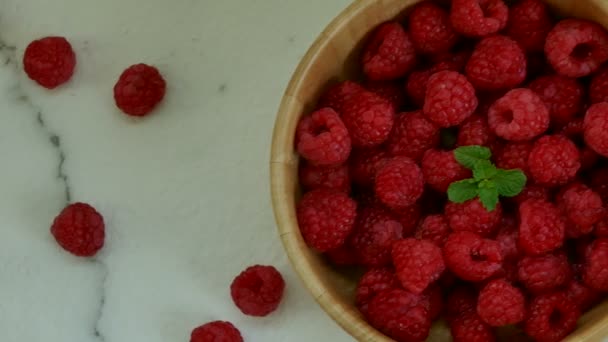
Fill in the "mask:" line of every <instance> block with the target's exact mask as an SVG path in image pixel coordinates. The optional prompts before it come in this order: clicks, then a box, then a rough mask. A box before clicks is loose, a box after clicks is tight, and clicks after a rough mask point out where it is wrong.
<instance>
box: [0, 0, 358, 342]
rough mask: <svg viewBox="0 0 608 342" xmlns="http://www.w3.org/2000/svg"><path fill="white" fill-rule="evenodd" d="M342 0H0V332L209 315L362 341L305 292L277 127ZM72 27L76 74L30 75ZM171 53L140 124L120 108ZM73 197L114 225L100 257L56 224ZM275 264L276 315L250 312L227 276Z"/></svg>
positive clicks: (119, 334)
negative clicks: (157, 97)
mask: <svg viewBox="0 0 608 342" xmlns="http://www.w3.org/2000/svg"><path fill="white" fill-rule="evenodd" d="M348 2H349V1H348V0H332V1H326V0H309V1H301V0H226V1H219V0H173V1H171V0H104V1H94V0H54V1H48V0H0V158H1V159H0V160H2V163H1V164H2V165H1V166H0V191H1V195H0V332H1V333H0V336H1V337H0V340H2V341H3V342H21V341H28V342H43V341H44V342H89V341H97V342H99V341H106V342H121V341H130V342H133V341H146V342H176V341H188V336H189V333H190V331H191V329H192V328H193V327H195V326H197V325H199V324H201V323H204V322H206V321H209V320H216V319H223V320H230V321H232V322H234V323H235V324H236V325H237V326H238V327H239V328H240V329H241V331H242V332H243V335H244V336H245V339H246V340H247V341H290V342H291V341H293V342H298V341H337V342H340V341H350V340H351V338H350V337H348V336H347V335H346V334H345V333H344V332H343V331H342V330H340V328H339V327H338V326H337V325H335V324H334V323H333V322H332V321H331V319H330V318H328V317H327V316H326V315H325V314H324V313H323V312H322V311H321V309H320V308H319V307H317V305H316V304H315V303H314V301H313V300H312V299H311V298H310V297H309V295H308V293H307V292H306V291H305V290H304V288H303V287H302V285H301V284H300V282H299V279H298V278H297V277H296V276H295V274H294V272H293V271H291V269H290V266H289V265H288V263H287V260H286V258H285V255H284V252H283V249H282V246H281V245H280V242H279V240H278V237H277V234H276V230H275V224H274V220H273V216H272V211H271V207H270V198H269V184H268V183H269V180H268V159H269V147H270V136H271V131H272V126H273V122H274V117H275V113H276V109H277V107H278V103H279V100H280V97H281V94H282V92H283V90H284V88H285V85H286V83H287V81H288V79H289V77H290V75H291V73H292V71H293V69H294V68H295V66H296V64H297V62H298V60H299V59H300V58H301V56H302V55H303V54H304V52H305V50H306V49H307V47H308V46H309V45H310V43H311V42H312V41H313V39H314V37H315V36H316V35H317V34H318V33H319V32H320V31H321V30H322V28H323V27H324V26H325V25H326V24H327V23H328V22H329V21H330V20H331V18H332V17H334V16H335V15H336V14H337V13H338V12H339V11H340V10H341V9H342V8H343V7H345V6H346V5H347V3H348ZM46 35H63V36H66V37H68V39H69V40H70V41H71V42H72V44H73V46H74V48H75V50H76V53H77V56H78V66H77V72H76V74H75V76H74V78H73V80H72V81H71V82H70V83H69V84H67V85H66V86H64V87H61V88H60V89H58V90H56V91H46V90H43V89H41V88H40V87H38V86H36V85H35V84H34V83H33V82H31V81H30V80H29V79H27V77H25V75H24V73H23V71H22V67H21V64H20V60H21V57H22V54H23V50H24V48H25V47H26V45H27V43H28V42H29V41H31V40H33V39H36V38H39V37H42V36H46ZM137 62H146V63H151V64H155V65H156V66H158V67H159V69H160V70H161V72H162V73H163V74H164V76H165V78H166V80H167V82H168V93H167V96H166V98H165V101H164V103H163V105H162V106H161V107H160V108H159V110H157V111H156V112H155V113H154V115H152V116H150V117H148V118H146V119H144V120H139V121H134V120H131V119H128V118H126V117H125V116H123V115H122V114H120V113H119V112H118V111H117V109H116V108H115V107H114V105H113V101H112V93H111V89H112V86H113V85H114V82H115V80H116V78H117V77H118V75H119V74H120V72H121V71H122V70H123V69H124V68H125V67H127V66H129V65H131V64H134V63H137ZM68 200H70V201H86V202H90V203H91V204H93V205H95V206H96V207H97V208H98V209H99V210H100V211H101V212H102V213H103V215H104V216H105V219H106V222H107V234H108V238H107V240H106V246H105V248H104V249H103V251H102V253H100V254H99V255H98V257H97V258H95V260H85V259H79V258H75V257H72V256H71V255H68V254H67V253H65V252H63V251H62V250H61V249H60V248H58V246H57V245H56V244H55V242H54V240H53V239H52V237H51V235H50V233H49V225H50V222H51V221H52V219H53V217H54V216H55V215H56V214H57V213H58V211H59V210H60V209H61V208H62V207H63V206H64V205H65V204H66V202H67V201H68ZM252 263H261V264H273V265H275V266H276V267H277V268H279V269H280V270H281V271H282V273H283V274H284V276H285V278H286V282H287V293H286V297H285V299H284V302H283V303H282V305H281V307H280V309H279V310H278V312H276V313H275V314H273V315H271V316H269V317H267V318H264V319H254V318H248V317H245V316H244V315H242V314H241V313H240V312H239V311H238V310H237V309H236V308H235V306H234V305H233V304H232V302H231V300H230V297H229V290H228V287H229V284H230V282H231V280H232V278H233V277H234V276H235V274H237V273H238V272H240V271H241V270H242V269H243V268H244V267H246V266H248V265H250V264H252Z"/></svg>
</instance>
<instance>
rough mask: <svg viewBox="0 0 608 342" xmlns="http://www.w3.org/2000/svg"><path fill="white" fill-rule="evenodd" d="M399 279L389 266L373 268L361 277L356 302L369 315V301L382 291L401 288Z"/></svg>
mask: <svg viewBox="0 0 608 342" xmlns="http://www.w3.org/2000/svg"><path fill="white" fill-rule="evenodd" d="M400 287H401V285H400V284H399V279H397V276H396V275H395V272H394V271H393V270H391V269H389V268H372V269H370V270H369V271H367V272H365V274H364V275H363V276H362V277H361V279H359V283H358V284H357V290H356V296H355V303H356V304H357V307H358V308H359V310H360V311H361V312H362V313H363V314H364V315H367V309H368V305H369V302H370V301H371V300H372V299H373V298H374V297H375V296H376V295H377V294H378V293H380V292H383V291H386V290H393V289H399V288H400Z"/></svg>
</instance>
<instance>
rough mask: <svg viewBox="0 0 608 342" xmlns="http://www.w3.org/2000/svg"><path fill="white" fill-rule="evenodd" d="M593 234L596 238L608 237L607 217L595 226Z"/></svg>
mask: <svg viewBox="0 0 608 342" xmlns="http://www.w3.org/2000/svg"><path fill="white" fill-rule="evenodd" d="M593 233H594V236H596V237H608V215H606V216H604V217H602V219H601V220H600V221H599V222H598V223H596V224H595V227H594V231H593Z"/></svg>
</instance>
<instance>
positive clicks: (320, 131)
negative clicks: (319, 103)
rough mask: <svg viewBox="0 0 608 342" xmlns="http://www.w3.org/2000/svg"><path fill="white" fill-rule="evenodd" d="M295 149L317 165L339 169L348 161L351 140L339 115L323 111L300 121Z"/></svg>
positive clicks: (331, 111) (328, 110)
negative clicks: (338, 166) (338, 167)
mask: <svg viewBox="0 0 608 342" xmlns="http://www.w3.org/2000/svg"><path fill="white" fill-rule="evenodd" d="M296 146H297V149H298V153H300V155H302V157H304V158H305V159H306V160H308V161H309V162H311V163H312V164H314V165H325V166H337V165H340V164H342V163H344V162H345V161H346V160H347V159H348V156H349V155H350V150H351V139H350V136H349V134H348V130H347V129H346V127H345V126H344V123H343V122H342V120H341V119H340V117H339V116H338V113H336V112H335V111H334V110H333V109H331V108H323V109H319V110H317V111H316V112H313V113H312V114H311V115H310V116H304V117H302V118H301V119H300V122H299V123H298V127H297V128H296Z"/></svg>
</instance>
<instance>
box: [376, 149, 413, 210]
mask: <svg viewBox="0 0 608 342" xmlns="http://www.w3.org/2000/svg"><path fill="white" fill-rule="evenodd" d="M375 190H376V196H378V198H379V199H380V201H382V203H384V204H386V205H387V206H389V207H390V208H392V209H395V210H398V209H400V208H405V207H409V206H411V205H413V204H414V203H416V201H417V200H418V199H419V198H420V196H422V192H423V191H424V179H423V176H422V171H420V168H419V167H418V165H416V163H415V162H414V161H413V160H411V159H409V158H407V157H395V158H392V159H390V160H388V161H387V162H386V163H384V165H382V166H381V167H380V169H378V172H377V173H376V183H375Z"/></svg>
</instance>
